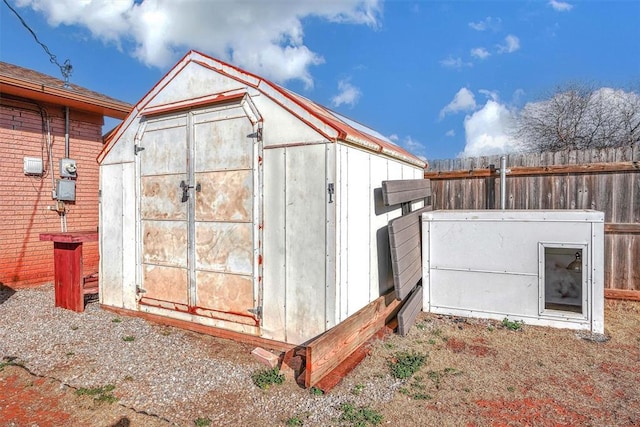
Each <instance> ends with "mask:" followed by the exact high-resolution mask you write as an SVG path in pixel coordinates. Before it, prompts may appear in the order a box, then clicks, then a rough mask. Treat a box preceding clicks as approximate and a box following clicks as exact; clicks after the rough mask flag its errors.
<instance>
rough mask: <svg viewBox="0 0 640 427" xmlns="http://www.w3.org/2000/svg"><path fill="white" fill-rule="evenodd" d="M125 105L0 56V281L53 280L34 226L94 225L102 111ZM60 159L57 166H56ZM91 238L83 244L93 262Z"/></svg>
mask: <svg viewBox="0 0 640 427" xmlns="http://www.w3.org/2000/svg"><path fill="white" fill-rule="evenodd" d="M130 110H131V105H130V104H127V103H125V102H122V101H118V100H116V99H113V98H110V97H108V96H105V95H103V94H100V93H97V92H93V91H91V90H88V89H85V88H83V87H80V86H77V85H73V84H69V85H67V86H66V87H65V84H64V82H63V81H62V80H59V79H56V78H53V77H51V76H48V75H46V74H42V73H39V72H36V71H33V70H30V69H26V68H22V67H19V66H16V65H13V64H8V63H4V62H0V182H1V184H0V200H1V201H2V205H3V209H2V212H1V213H0V285H5V286H10V287H14V288H19V287H30V286H37V285H41V284H44V283H47V282H51V281H53V247H52V243H51V242H46V241H45V242H42V241H40V240H39V235H40V233H47V232H59V231H67V230H68V231H78V230H96V228H97V226H98V201H99V200H98V198H99V195H98V163H97V162H96V157H97V156H98V154H99V153H100V151H101V150H102V147H103V138H102V125H103V124H104V116H108V117H113V118H117V119H122V118H124V117H125V116H126V115H127V113H128V112H129V111H130ZM61 167H62V169H61ZM98 261H99V253H98V243H97V242H92V243H88V244H86V245H85V247H84V271H85V273H87V274H88V273H90V272H95V271H97V270H98Z"/></svg>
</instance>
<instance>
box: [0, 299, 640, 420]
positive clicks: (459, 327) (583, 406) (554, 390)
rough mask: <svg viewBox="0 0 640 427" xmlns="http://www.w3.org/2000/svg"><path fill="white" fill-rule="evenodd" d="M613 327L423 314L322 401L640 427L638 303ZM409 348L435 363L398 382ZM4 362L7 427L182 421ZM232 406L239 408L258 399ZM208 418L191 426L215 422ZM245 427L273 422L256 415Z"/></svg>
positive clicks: (621, 306) (617, 304)
mask: <svg viewBox="0 0 640 427" xmlns="http://www.w3.org/2000/svg"><path fill="white" fill-rule="evenodd" d="M605 328H606V337H607V338H608V339H607V340H606V341H605V342H599V340H593V339H592V338H593V337H591V336H588V335H586V334H585V335H584V336H582V337H581V336H579V335H580V334H577V333H576V332H575V331H570V330H560V329H551V328H542V327H534V326H528V325H526V324H525V325H521V327H520V328H519V330H512V329H509V328H507V327H505V326H504V325H503V324H502V323H501V322H495V321H484V320H477V319H462V318H454V317H448V316H438V315H432V314H422V315H421V316H420V317H419V319H418V322H417V324H416V325H415V326H414V327H413V328H412V330H411V332H410V333H409V335H408V336H407V337H399V336H397V335H391V336H388V337H386V338H385V339H383V340H380V341H377V342H376V343H374V344H373V346H372V349H371V354H370V355H369V356H368V357H367V358H366V359H365V360H364V361H363V362H362V363H361V364H360V365H359V366H358V367H357V368H356V369H355V370H354V371H353V372H352V373H351V374H349V375H348V376H347V377H346V378H345V379H344V380H343V381H342V383H341V384H339V385H338V386H337V387H336V388H335V389H333V390H332V391H331V392H330V393H329V394H328V395H325V396H318V397H317V399H318V400H319V403H322V400H323V399H329V397H330V396H331V395H336V394H343V395H351V396H355V395H359V394H365V393H371V394H375V393H376V390H373V389H372V387H374V385H375V384H391V383H394V381H395V383H394V384H396V388H395V390H396V392H395V393H394V394H393V397H392V398H391V400H390V401H389V400H388V399H387V400H385V401H384V402H383V403H374V404H372V405H370V406H369V407H367V408H365V409H366V410H368V411H369V413H372V414H376V415H378V416H380V417H378V418H375V417H374V418H370V419H368V421H367V420H364V421H363V420H362V419H360V422H362V424H357V423H358V422H359V421H358V419H357V417H353V418H352V419H348V418H345V419H342V420H340V419H336V420H335V424H332V425H374V423H380V424H382V425H393V426H431V425H442V426H469V427H471V426H640V303H638V302H626V301H612V300H609V301H607V302H606V306H605ZM403 353H408V354H414V355H420V356H424V357H425V363H424V365H422V367H421V368H420V369H419V370H418V371H417V372H415V373H414V374H413V375H411V376H410V377H409V378H406V379H403V380H395V379H392V378H391V374H390V366H391V365H392V364H393V363H394V362H397V360H398V357H399V355H401V354H403ZM236 356H237V355H236ZM0 367H1V368H0V369H1V370H0V396H1V397H2V398H1V399H0V426H12V427H14V426H40V427H45V426H56V427H57V426H151V427H155V426H166V425H172V424H171V423H170V422H169V420H166V419H161V418H159V417H157V416H153V415H148V414H145V413H137V412H135V411H133V410H131V409H130V408H126V407H124V406H122V405H120V404H119V403H117V402H113V403H109V401H108V399H106V401H99V400H100V399H96V397H95V396H89V395H86V394H82V395H79V394H78V391H77V390H75V389H73V388H70V387H68V386H66V385H64V384H61V383H60V382H59V381H58V380H56V379H55V378H42V377H38V376H35V375H32V374H31V373H30V372H29V371H27V370H26V369H25V368H23V367H20V366H14V365H12V364H11V361H7V360H5V361H4V362H0ZM385 381H386V382H385ZM398 382H399V384H398ZM275 388H278V391H277V392H276V390H274V389H275ZM283 391H286V394H289V395H290V396H292V397H295V396H296V395H302V394H305V395H306V394H308V393H309V390H303V389H301V388H299V387H297V386H296V385H295V384H294V383H293V382H292V381H287V382H285V384H283V385H281V386H273V389H270V390H267V391H266V392H264V393H265V395H266V397H267V398H268V397H269V394H270V393H273V394H272V396H273V398H274V399H281V398H282V395H283ZM252 392H254V390H252V391H251V392H250V393H252ZM250 393H248V394H250ZM227 399H230V400H229V402H227V403H228V406H229V407H236V408H237V407H239V405H243V404H245V403H247V402H248V401H250V399H249V398H248V397H247V396H237V398H236V399H235V400H234V399H231V396H227ZM204 403H206V402H203V404H204ZM307 417H308V414H307V413H305V411H304V410H302V409H301V410H300V411H299V412H293V413H282V414H280V419H278V420H272V424H271V425H316V424H314V423H313V422H311V421H310V420H309V419H308V418H307ZM201 421H202V423H201V424H197V423H196V422H195V421H194V423H193V424H191V425H203V426H204V425H212V424H207V422H206V419H203V420H201ZM254 422H256V423H258V424H255V423H254ZM247 423H248V424H247V425H264V420H261V419H260V417H259V414H256V419H255V420H247ZM367 423H368V424H367Z"/></svg>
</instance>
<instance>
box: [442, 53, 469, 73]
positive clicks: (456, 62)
mask: <svg viewBox="0 0 640 427" xmlns="http://www.w3.org/2000/svg"><path fill="white" fill-rule="evenodd" d="M440 65H442V66H443V67H447V68H454V69H457V70H459V69H460V68H462V67H472V66H473V64H472V63H470V62H464V61H463V60H462V58H459V57H456V58H454V57H452V56H449V57H448V58H446V59H443V60H442V61H440Z"/></svg>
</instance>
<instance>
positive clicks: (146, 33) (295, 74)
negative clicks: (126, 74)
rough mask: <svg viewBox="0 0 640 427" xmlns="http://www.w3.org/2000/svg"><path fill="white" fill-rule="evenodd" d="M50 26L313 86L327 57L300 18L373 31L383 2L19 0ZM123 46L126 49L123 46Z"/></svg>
mask: <svg viewBox="0 0 640 427" xmlns="http://www.w3.org/2000/svg"><path fill="white" fill-rule="evenodd" d="M17 5H18V6H19V7H25V6H29V7H31V8H32V9H33V10H35V11H37V12H40V13H42V14H44V15H45V16H46V18H47V21H48V23H49V24H50V25H52V26H54V27H56V26H59V25H79V26H84V27H86V28H87V29H88V30H89V31H90V32H91V34H92V36H93V37H95V38H97V39H100V40H103V41H104V42H106V43H114V44H115V45H116V46H117V47H118V48H119V49H125V50H129V51H130V53H131V54H132V55H133V56H134V57H136V58H138V59H139V60H140V61H142V62H143V63H145V64H147V65H150V66H156V67H167V66H169V65H171V64H173V62H175V61H176V60H177V59H178V58H180V57H181V56H182V55H184V54H185V53H186V51H187V50H189V49H196V50H200V51H202V52H204V53H206V54H209V55H212V56H216V57H218V58H220V59H222V60H224V61H229V62H231V63H233V64H236V65H238V66H240V67H244V68H247V69H249V70H250V71H252V72H254V73H257V74H260V75H263V76H265V77H267V78H269V79H272V80H275V81H277V82H284V81H287V80H291V79H298V80H301V81H303V82H304V83H305V84H306V85H307V86H312V85H313V79H312V77H311V73H310V71H309V69H310V68H311V67H312V66H314V65H318V64H320V63H322V62H323V61H324V59H323V58H322V56H320V55H319V54H317V53H315V52H313V51H311V50H310V49H309V48H308V47H307V46H306V45H305V44H304V29H303V23H302V22H303V19H304V18H306V17H310V16H313V17H315V18H319V19H323V20H325V21H329V22H334V23H341V24H356V25H367V26H369V27H372V28H376V27H377V26H378V25H379V19H380V15H381V2H380V0H344V1H340V2H336V1H328V2H324V1H322V2H311V1H295V2H290V1H282V2H267V1H249V2H247V1H238V2H235V1H206V0H200V1H190V0H144V1H143V2H139V1H135V0H119V1H111V0H92V1H77V0H19V1H18V2H17ZM125 47H126V48H125Z"/></svg>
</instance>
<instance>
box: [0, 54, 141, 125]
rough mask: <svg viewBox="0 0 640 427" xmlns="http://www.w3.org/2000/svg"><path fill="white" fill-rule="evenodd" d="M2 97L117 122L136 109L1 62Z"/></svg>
mask: <svg viewBox="0 0 640 427" xmlns="http://www.w3.org/2000/svg"><path fill="white" fill-rule="evenodd" d="M0 93H1V94H3V95H14V96H19V97H22V98H27V99H32V100H35V101H41V102H47V103H50V104H55V105H64V106H68V107H71V108H75V109H78V110H81V111H88V112H92V113H96V114H100V115H102V116H108V117H114V118H117V119H123V118H125V117H126V116H127V114H128V113H129V112H130V111H131V108H132V107H133V106H132V105H131V104H128V103H126V102H123V101H119V100H117V99H115V98H111V97H109V96H107V95H103V94H101V93H98V92H94V91H92V90H89V89H86V88H83V87H82V86H78V85H74V84H72V83H69V84H68V85H67V87H65V84H64V81H62V80H60V79H56V78H55V77H51V76H49V75H47V74H43V73H39V72H37V71H34V70H30V69H28V68H23V67H20V66H18V65H14V64H9V63H7V62H0Z"/></svg>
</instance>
